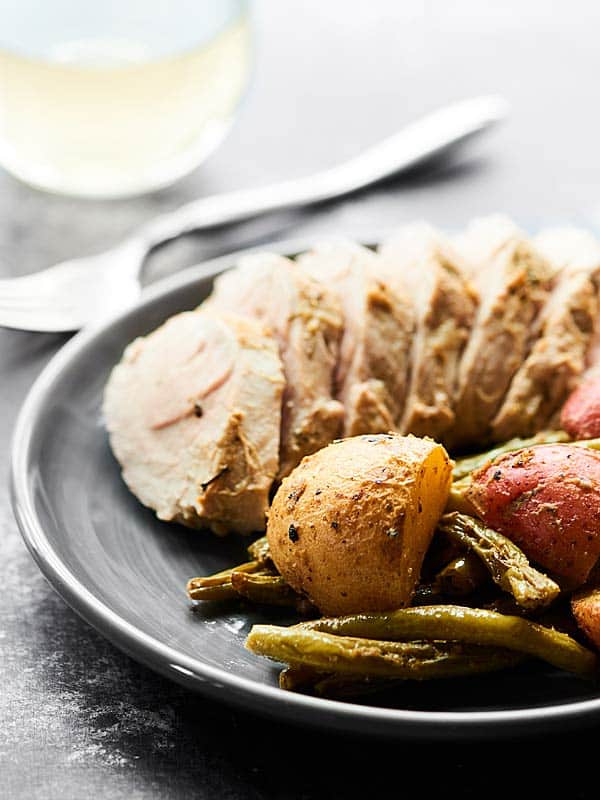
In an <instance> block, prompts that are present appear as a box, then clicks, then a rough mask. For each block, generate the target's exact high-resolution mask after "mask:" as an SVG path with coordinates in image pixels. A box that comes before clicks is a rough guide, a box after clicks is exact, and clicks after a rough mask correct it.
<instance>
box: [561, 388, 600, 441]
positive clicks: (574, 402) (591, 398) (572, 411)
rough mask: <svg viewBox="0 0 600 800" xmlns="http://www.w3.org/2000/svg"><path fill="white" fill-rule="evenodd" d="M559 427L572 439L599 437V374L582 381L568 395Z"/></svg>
mask: <svg viewBox="0 0 600 800" xmlns="http://www.w3.org/2000/svg"><path fill="white" fill-rule="evenodd" d="M560 425H561V428H563V430H565V431H566V432H567V433H568V434H569V436H571V437H572V438H573V439H596V438H597V437H600V374H597V375H594V376H593V377H590V378H588V379H587V380H584V381H583V382H582V383H581V384H580V385H579V386H578V387H577V389H575V391H573V392H572V393H571V394H570V395H569V397H568V399H567V401H566V403H565V404H564V406H563V408H562V411H561V414H560Z"/></svg>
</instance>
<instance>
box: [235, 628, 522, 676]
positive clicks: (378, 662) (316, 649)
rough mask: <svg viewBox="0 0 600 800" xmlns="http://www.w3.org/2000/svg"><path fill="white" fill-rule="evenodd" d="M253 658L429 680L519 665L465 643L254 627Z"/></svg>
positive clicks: (491, 649)
mask: <svg viewBox="0 0 600 800" xmlns="http://www.w3.org/2000/svg"><path fill="white" fill-rule="evenodd" d="M246 647H247V648H248V649H249V650H251V651H252V652H254V653H257V654H259V655H263V656H266V657H267V658H271V659H273V660H275V661H280V662H284V663H286V664H290V665H292V666H298V665H300V666H303V667H307V666H308V667H312V668H313V669H315V670H317V671H321V672H334V673H336V674H344V675H359V676H362V677H365V676H369V677H373V678H377V677H382V678H395V679H402V680H427V679H432V678H451V677H458V676H462V675H473V674H475V673H479V672H490V671H492V670H496V669H501V668H504V667H505V666H507V665H512V664H514V663H515V654H514V653H509V652H507V651H506V650H505V649H498V648H495V647H482V646H479V645H469V644H463V643H462V642H419V641H417V642H392V641H380V640H376V639H362V638H356V637H353V636H338V635H336V634H330V633H323V632H321V631H319V630H314V629H311V628H310V627H303V626H302V624H300V625H295V626H293V627H290V628H281V627H278V626H276V625H254V626H253V628H252V630H251V631H250V633H249V635H248V637H247V639H246Z"/></svg>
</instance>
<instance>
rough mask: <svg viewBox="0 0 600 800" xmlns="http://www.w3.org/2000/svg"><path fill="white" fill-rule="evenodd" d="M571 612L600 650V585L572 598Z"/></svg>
mask: <svg viewBox="0 0 600 800" xmlns="http://www.w3.org/2000/svg"><path fill="white" fill-rule="evenodd" d="M571 611H572V612H573V616H574V617H575V622H576V623H577V627H578V628H579V629H580V630H581V631H583V633H584V634H585V635H586V637H587V638H588V639H589V640H590V642H591V643H592V644H593V645H594V646H595V647H596V648H597V649H598V650H600V583H599V584H597V585H594V586H585V587H583V588H582V589H580V590H579V591H578V592H575V594H574V595H573V597H572V598H571Z"/></svg>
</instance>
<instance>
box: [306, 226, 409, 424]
mask: <svg viewBox="0 0 600 800" xmlns="http://www.w3.org/2000/svg"><path fill="white" fill-rule="evenodd" d="M298 262H299V264H300V265H301V266H302V267H303V268H304V269H305V270H306V271H307V272H308V273H309V274H310V275H311V276H312V277H313V278H315V279H316V280H319V281H321V283H323V284H325V285H326V286H328V287H329V288H330V289H332V290H333V291H335V293H336V294H337V296H338V298H339V301H340V305H341V307H342V311H343V314H344V333H343V336H342V341H341V345H340V357H339V361H338V364H337V369H336V374H335V378H336V380H335V384H336V396H337V397H338V399H339V400H341V402H342V403H343V404H344V410H345V420H344V435H345V436H357V435H358V434H362V433H386V432H388V431H395V430H398V427H399V424H400V419H401V415H402V410H403V408H404V403H405V399H406V391H407V386H408V379H409V368H410V349H411V339H412V333H413V328H414V318H413V309H412V306H411V304H410V302H409V300H408V298H407V297H406V296H404V295H401V294H399V293H398V292H397V291H395V290H394V289H393V287H392V286H391V285H390V281H389V280H387V278H386V276H385V275H384V274H383V271H382V270H380V269H379V266H380V260H379V258H378V257H377V256H376V255H375V253H373V252H372V251H371V250H368V249H367V248H366V247H362V246H361V245H359V244H356V243H354V242H351V241H348V240H342V241H337V242H334V241H331V242H325V243H323V244H320V245H318V246H316V247H315V248H314V249H313V250H311V251H309V252H307V253H304V254H303V255H302V256H300V257H299V259H298Z"/></svg>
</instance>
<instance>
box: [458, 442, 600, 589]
mask: <svg viewBox="0 0 600 800" xmlns="http://www.w3.org/2000/svg"><path fill="white" fill-rule="evenodd" d="M466 494H467V499H468V500H469V502H470V503H471V504H472V505H473V506H474V507H475V509H476V511H477V513H478V514H479V516H480V517H481V518H482V520H483V521H484V522H485V524H486V525H489V526H490V527H491V528H494V529H496V530H498V531H500V533H503V534H504V535H505V536H507V537H508V538H509V539H512V541H513V542H515V544H517V545H518V546H519V547H520V548H521V549H522V550H523V551H524V552H525V553H526V555H527V556H528V557H529V558H530V559H531V560H532V561H535V562H537V563H538V564H540V565H541V566H542V567H544V568H545V569H547V570H549V571H550V572H552V573H553V574H554V575H556V576H557V577H562V578H566V579H568V581H569V582H570V583H571V582H572V585H574V586H579V585H581V584H582V583H584V582H585V580H586V579H587V577H588V575H589V573H590V570H591V569H592V567H593V566H594V564H595V563H596V561H597V560H598V558H599V557H600V453H598V452H596V451H593V450H588V449H586V448H583V447H577V446H576V445H569V444H548V445H538V446H535V447H531V448H526V449H524V450H519V451H517V452H513V453H507V454H505V455H504V456H501V457H500V458H498V459H495V460H494V461H492V462H491V463H490V464H488V465H486V466H485V467H483V468H482V469H480V470H478V471H477V472H475V473H474V474H473V476H472V482H471V486H470V488H469V489H468V490H467V492H466Z"/></svg>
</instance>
